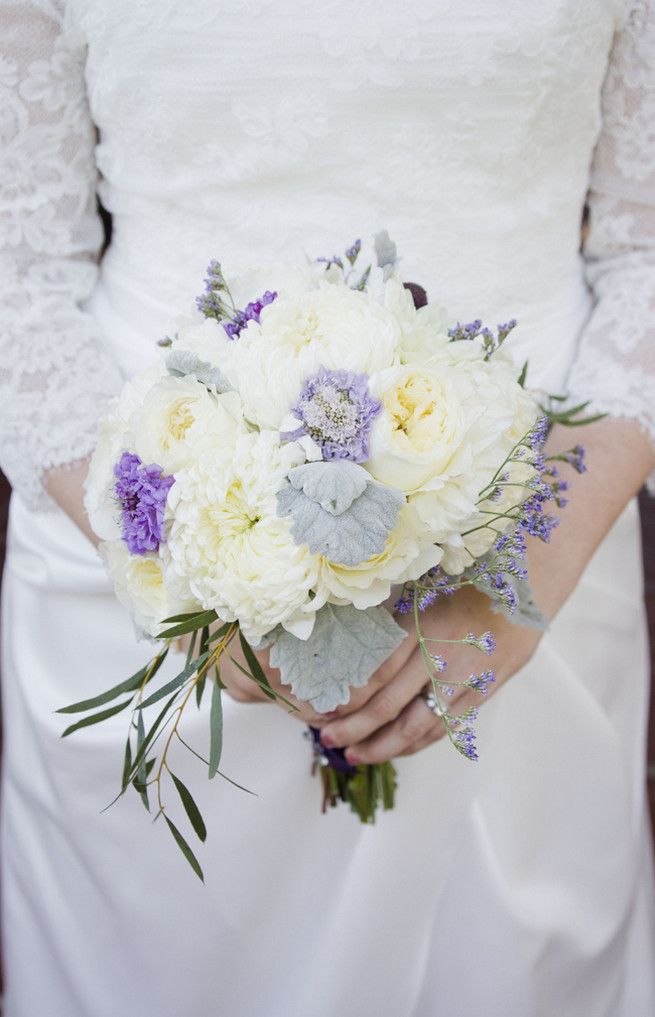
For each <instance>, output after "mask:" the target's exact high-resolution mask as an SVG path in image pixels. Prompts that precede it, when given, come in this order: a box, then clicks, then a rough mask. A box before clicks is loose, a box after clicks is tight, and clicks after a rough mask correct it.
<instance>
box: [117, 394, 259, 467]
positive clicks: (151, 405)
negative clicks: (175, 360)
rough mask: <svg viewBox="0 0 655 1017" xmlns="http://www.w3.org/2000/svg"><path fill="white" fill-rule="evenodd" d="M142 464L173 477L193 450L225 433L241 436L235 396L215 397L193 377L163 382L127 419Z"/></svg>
mask: <svg viewBox="0 0 655 1017" xmlns="http://www.w3.org/2000/svg"><path fill="white" fill-rule="evenodd" d="M130 425H131V428H132V431H133V432H134V435H135V441H134V448H135V451H136V453H137V455H138V456H139V457H140V459H141V460H142V462H144V463H146V464H150V463H157V464H158V465H159V466H161V468H162V470H163V472H164V473H177V471H178V470H179V469H181V468H182V467H183V466H187V465H189V464H190V463H192V462H193V460H194V458H195V456H196V453H197V448H198V445H199V444H204V443H206V442H207V441H209V440H211V437H213V436H217V438H218V440H220V439H221V436H222V435H223V433H224V432H225V431H233V432H235V433H236V432H240V431H245V430H247V427H246V424H245V421H244V419H243V414H242V408H241V400H240V398H239V395H238V393H237V392H225V393H224V394H222V395H216V394H215V393H214V392H212V391H209V389H207V388H206V387H205V386H204V385H202V384H200V383H199V382H198V381H197V380H196V379H195V378H194V377H192V376H189V377H184V378H174V377H170V376H167V377H164V378H162V379H161V380H160V381H159V382H157V384H155V385H153V386H152V388H151V389H150V391H149V392H148V393H147V395H146V396H145V398H144V400H143V403H142V405H141V406H140V407H139V409H138V410H136V411H135V413H134V414H133V416H132V417H131V419H130Z"/></svg>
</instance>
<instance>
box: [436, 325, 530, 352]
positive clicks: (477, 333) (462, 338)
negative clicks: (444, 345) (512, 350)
mask: <svg viewBox="0 0 655 1017" xmlns="http://www.w3.org/2000/svg"><path fill="white" fill-rule="evenodd" d="M515 328H516V319H515V318H512V319H511V321H508V322H507V323H506V324H505V325H497V326H496V334H495V335H494V333H493V332H492V331H491V329H490V328H487V327H486V326H484V325H483V324H482V321H481V320H480V318H476V320H475V321H471V322H469V323H468V324H467V325H462V324H461V323H460V322H459V321H458V322H457V324H456V325H455V327H454V328H451V329H449V330H448V335H449V337H450V341H451V342H471V341H472V340H473V339H478V338H479V339H481V340H482V345H483V348H484V350H485V359H486V360H488V359H489V357H490V356H492V354H494V353H495V352H496V350H499V349H500V347H501V346H502V345H503V343H504V342H505V340H506V339H507V336H508V335H509V334H510V332H511V331H512V330H513V329H515Z"/></svg>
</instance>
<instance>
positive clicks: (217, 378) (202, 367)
mask: <svg viewBox="0 0 655 1017" xmlns="http://www.w3.org/2000/svg"><path fill="white" fill-rule="evenodd" d="M166 368H167V370H168V373H169V374H171V375H172V376H173V377H174V378H184V377H186V376H187V375H189V374H192V375H193V376H194V377H195V378H196V379H197V380H198V381H199V382H200V384H201V385H205V386H209V385H214V387H215V388H216V391H217V392H218V393H219V394H222V393H223V392H231V391H232V390H233V386H232V385H230V383H229V381H228V380H227V378H226V377H225V376H224V375H223V374H221V372H220V371H219V369H218V368H217V367H212V365H211V364H210V363H209V362H208V361H207V360H201V359H200V357H199V356H198V354H197V353H191V352H190V351H189V350H173V352H172V353H169V355H168V356H167V357H166Z"/></svg>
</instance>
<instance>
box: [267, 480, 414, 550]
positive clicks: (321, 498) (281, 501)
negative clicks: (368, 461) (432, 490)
mask: <svg viewBox="0 0 655 1017" xmlns="http://www.w3.org/2000/svg"><path fill="white" fill-rule="evenodd" d="M277 502H278V515H280V516H283V517H284V516H291V517H292V518H293V522H292V524H291V536H292V537H293V539H294V540H295V542H296V544H307V546H308V547H309V550H310V551H311V552H312V554H321V555H324V556H325V557H326V558H327V559H328V561H332V562H335V564H340V565H349V566H353V565H359V563H360V562H363V561H368V559H369V558H372V557H373V556H374V555H376V554H381V553H382V551H384V548H385V545H386V542H387V539H388V537H389V534H390V532H391V531H392V530H394V529H395V527H396V524H397V521H398V512H399V511H400V509H401V507H402V505H403V504H404V502H405V496H404V494H403V493H402V492H401V491H399V490H397V489H396V488H394V487H387V486H386V485H385V484H380V483H378V482H377V481H376V480H373V479H372V477H371V476H370V474H368V473H367V472H366V470H365V469H363V467H361V466H358V465H357V464H356V463H351V462H348V461H346V460H340V461H337V462H320V463H306V464H305V465H304V466H297V467H295V469H293V470H291V471H290V472H289V484H287V486H286V487H285V488H283V489H282V490H281V491H280V492H278V495H277Z"/></svg>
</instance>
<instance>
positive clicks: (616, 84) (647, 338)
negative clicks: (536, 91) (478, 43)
mask: <svg viewBox="0 0 655 1017" xmlns="http://www.w3.org/2000/svg"><path fill="white" fill-rule="evenodd" d="M654 57H655V6H654V5H653V4H651V3H648V2H647V0H641V2H639V3H637V4H634V5H633V6H632V9H631V10H630V14H629V20H628V24H627V27H626V29H625V31H624V32H623V33H622V34H621V35H620V36H619V37H618V39H617V41H616V43H615V45H614V48H613V51H612V59H611V63H610V68H609V71H608V74H607V78H606V81H605V87H604V90H603V121H604V125H605V127H604V131H603V134H602V135H601V138H600V140H599V143H598V146H597V149H596V156H595V160H594V166H593V172H592V177H591V189H590V193H589V213H590V230H589V235H588V238H587V241H586V244H585V251H584V253H585V257H586V266H587V279H588V282H589V285H590V286H591V287H592V290H593V293H594V301H595V304H594V309H593V313H592V315H591V318H590V320H589V323H588V326H587V328H586V329H585V331H584V332H583V334H582V337H581V342H580V347H579V350H578V355H577V358H576V362H575V365H574V368H573V371H572V373H571V377H570V382H569V388H570V391H571V395H572V396H573V397H574V398H576V399H590V400H591V405H590V409H592V410H594V411H600V412H606V413H610V414H612V415H614V416H620V417H630V418H636V419H637V420H638V421H639V422H640V423H641V425H642V426H643V428H644V430H646V431H647V433H648V434H649V435H650V436H651V437H652V438H653V439H654V440H655V58H654ZM649 486H651V488H652V489H653V490H655V476H652V477H651V478H650V483H649Z"/></svg>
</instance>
